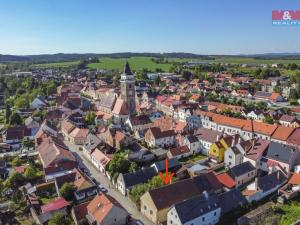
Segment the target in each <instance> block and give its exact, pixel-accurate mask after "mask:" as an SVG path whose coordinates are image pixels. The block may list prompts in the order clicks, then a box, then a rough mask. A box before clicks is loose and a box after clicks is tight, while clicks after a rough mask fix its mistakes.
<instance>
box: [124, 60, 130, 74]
mask: <svg viewBox="0 0 300 225" xmlns="http://www.w3.org/2000/svg"><path fill="white" fill-rule="evenodd" d="M124 74H126V75H132V72H131V69H130V66H129V63H128V61H126V63H125V67H124Z"/></svg>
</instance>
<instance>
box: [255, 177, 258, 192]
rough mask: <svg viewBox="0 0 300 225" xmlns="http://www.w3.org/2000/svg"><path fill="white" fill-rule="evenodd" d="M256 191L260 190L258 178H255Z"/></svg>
mask: <svg viewBox="0 0 300 225" xmlns="http://www.w3.org/2000/svg"><path fill="white" fill-rule="evenodd" d="M254 182H255V189H256V190H258V177H255V181H254Z"/></svg>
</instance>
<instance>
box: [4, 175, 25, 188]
mask: <svg viewBox="0 0 300 225" xmlns="http://www.w3.org/2000/svg"><path fill="white" fill-rule="evenodd" d="M24 181H25V178H24V176H23V174H21V173H16V172H14V173H12V174H11V175H10V177H9V178H8V179H7V180H6V181H5V186H6V188H18V187H20V186H22V185H23V184H24Z"/></svg>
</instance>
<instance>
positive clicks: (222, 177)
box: [217, 172, 235, 188]
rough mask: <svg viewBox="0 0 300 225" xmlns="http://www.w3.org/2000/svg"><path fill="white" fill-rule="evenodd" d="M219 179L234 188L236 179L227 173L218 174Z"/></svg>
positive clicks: (228, 186) (226, 185)
mask: <svg viewBox="0 0 300 225" xmlns="http://www.w3.org/2000/svg"><path fill="white" fill-rule="evenodd" d="M217 178H218V180H219V181H220V183H221V184H223V185H224V186H225V187H227V188H233V187H234V186H235V182H234V180H233V179H232V178H231V177H230V176H229V175H228V174H227V173H226V172H224V173H220V174H218V175H217Z"/></svg>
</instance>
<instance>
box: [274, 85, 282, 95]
mask: <svg viewBox="0 0 300 225" xmlns="http://www.w3.org/2000/svg"><path fill="white" fill-rule="evenodd" d="M274 92H276V93H281V87H280V86H279V85H276V86H275V87H274Z"/></svg>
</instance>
